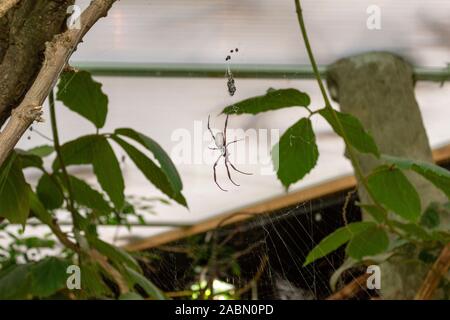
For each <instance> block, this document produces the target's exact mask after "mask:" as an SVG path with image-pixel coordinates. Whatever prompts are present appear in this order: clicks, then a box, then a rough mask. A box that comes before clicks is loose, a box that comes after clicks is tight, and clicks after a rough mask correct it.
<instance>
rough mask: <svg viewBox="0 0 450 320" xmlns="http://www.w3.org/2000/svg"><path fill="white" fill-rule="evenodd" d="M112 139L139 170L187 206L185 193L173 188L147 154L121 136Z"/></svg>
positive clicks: (160, 188) (170, 195) (158, 186)
mask: <svg viewBox="0 0 450 320" xmlns="http://www.w3.org/2000/svg"><path fill="white" fill-rule="evenodd" d="M112 139H113V140H114V141H116V142H117V143H118V144H119V145H120V146H121V147H122V149H123V150H125V152H126V153H127V154H128V156H129V157H130V158H131V160H133V162H134V163H135V164H136V166H137V167H138V168H139V170H140V171H141V172H142V173H143V174H144V176H145V177H146V178H147V180H149V181H150V182H151V183H152V184H153V185H154V186H155V187H157V188H158V189H159V190H161V191H162V192H163V193H165V194H166V195H167V196H168V197H170V198H171V199H173V200H175V201H177V202H178V203H179V204H181V205H183V206H185V207H187V203H186V199H185V198H184V196H183V194H182V193H181V192H179V191H177V190H175V189H173V187H172V184H171V183H170V182H169V180H168V178H167V176H166V174H165V173H164V172H163V171H162V170H161V168H160V167H158V166H157V165H156V164H155V163H154V162H153V161H152V160H151V159H149V158H148V157H147V156H146V155H145V154H143V153H142V152H141V151H139V150H138V149H136V148H135V147H134V146H132V145H131V144H129V143H128V142H126V141H125V140H123V139H121V138H119V137H118V136H116V135H114V136H112Z"/></svg>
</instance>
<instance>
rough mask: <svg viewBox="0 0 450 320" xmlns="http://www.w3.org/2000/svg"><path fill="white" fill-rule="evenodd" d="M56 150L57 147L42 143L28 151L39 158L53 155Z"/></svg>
mask: <svg viewBox="0 0 450 320" xmlns="http://www.w3.org/2000/svg"><path fill="white" fill-rule="evenodd" d="M54 151H55V149H54V148H53V147H52V146H49V145H42V146H38V147H34V148H32V149H29V150H27V151H26V153H28V154H32V155H35V156H38V157H39V158H45V157H48V156H49V155H51V154H52V153H53V152H54Z"/></svg>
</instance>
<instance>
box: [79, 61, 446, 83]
mask: <svg viewBox="0 0 450 320" xmlns="http://www.w3.org/2000/svg"><path fill="white" fill-rule="evenodd" d="M72 65H73V66H74V67H75V68H78V69H82V70H86V71H89V72H90V73H92V74H93V75H96V76H108V77H119V76H120V77H176V78H222V77H225V71H226V65H225V64H206V63H201V64H182V63H166V64H159V63H158V64H157V63H88V62H73V63H72ZM231 70H232V72H233V75H234V76H235V77H237V78H243V79H313V78H314V73H313V70H312V68H311V67H310V66H305V65H274V64H235V65H232V66H231ZM326 70H327V67H326V66H319V72H320V74H321V76H324V77H326ZM414 76H415V80H417V81H434V82H445V81H448V80H450V66H449V67H447V68H425V67H415V68H414Z"/></svg>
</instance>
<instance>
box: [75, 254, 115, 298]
mask: <svg viewBox="0 0 450 320" xmlns="http://www.w3.org/2000/svg"><path fill="white" fill-rule="evenodd" d="M80 269H81V290H82V292H83V293H84V294H85V295H86V296H87V297H88V298H90V297H92V298H96V299H98V298H99V297H102V296H104V295H108V294H110V293H111V290H110V289H109V287H108V286H107V285H106V284H105V283H104V281H103V279H102V274H101V268H100V267H99V266H98V265H97V264H95V263H92V262H84V263H83V264H82V265H81V267H80Z"/></svg>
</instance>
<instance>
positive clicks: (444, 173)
mask: <svg viewBox="0 0 450 320" xmlns="http://www.w3.org/2000/svg"><path fill="white" fill-rule="evenodd" d="M383 159H384V160H386V161H387V162H389V163H391V164H395V165H397V166H398V167H399V168H400V169H403V170H413V171H415V172H416V173H418V174H420V175H421V176H423V177H424V178H425V179H427V180H428V181H430V182H431V183H432V184H434V185H435V186H436V187H437V188H439V189H440V190H442V191H443V192H444V193H445V194H446V195H447V197H448V198H449V199H450V171H448V170H446V169H444V168H442V167H439V166H437V165H434V164H431V163H427V162H422V161H413V160H408V159H404V158H398V157H392V156H386V155H383Z"/></svg>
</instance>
